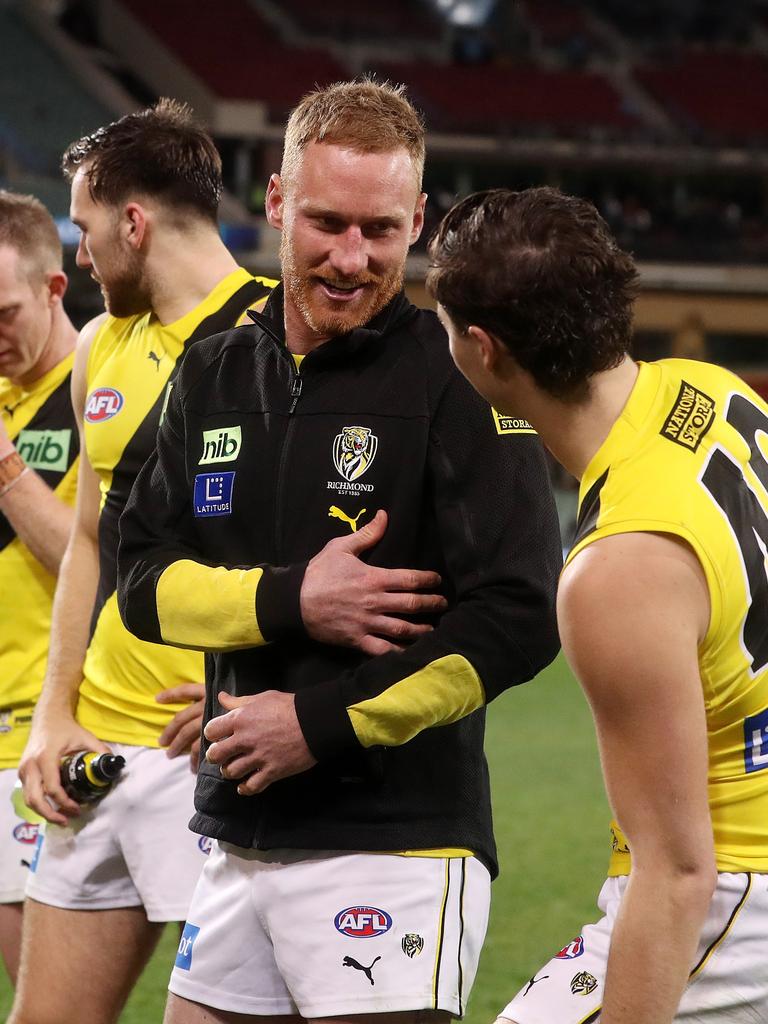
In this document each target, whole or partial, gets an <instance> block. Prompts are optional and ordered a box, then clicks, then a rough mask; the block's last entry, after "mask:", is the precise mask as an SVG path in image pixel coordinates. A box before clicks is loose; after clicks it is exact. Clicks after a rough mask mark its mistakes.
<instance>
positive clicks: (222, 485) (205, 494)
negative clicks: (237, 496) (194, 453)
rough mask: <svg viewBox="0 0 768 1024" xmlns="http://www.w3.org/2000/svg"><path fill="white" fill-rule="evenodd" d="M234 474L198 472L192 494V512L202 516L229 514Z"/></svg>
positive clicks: (230, 513)
mask: <svg viewBox="0 0 768 1024" xmlns="http://www.w3.org/2000/svg"><path fill="white" fill-rule="evenodd" d="M234 486H235V474H234V472H231V473H198V474H197V476H196V477H195V491H194V496H193V499H192V501H193V508H194V513H195V515H196V516H197V517H198V518H202V517H203V516H231V515H232V489H233V488H234Z"/></svg>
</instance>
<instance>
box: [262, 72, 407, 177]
mask: <svg viewBox="0 0 768 1024" xmlns="http://www.w3.org/2000/svg"><path fill="white" fill-rule="evenodd" d="M312 142H322V143H329V144H332V145H336V146H346V147H348V148H349V149H352V150H355V151H357V152H360V153H390V152H392V151H393V150H396V149H405V150H406V152H407V153H408V155H409V156H410V158H411V161H412V162H413V167H414V170H415V172H416V181H417V184H418V186H419V190H421V179H422V174H423V172H424V152H425V143H424V120H423V118H422V116H421V114H419V112H418V111H417V110H416V108H415V107H414V106H413V104H412V103H411V101H410V100H409V99H408V97H407V96H406V94H405V86H404V85H392V84H391V83H390V82H377V81H376V80H375V79H373V78H360V79H355V80H354V81H351V82H335V83H334V84H333V85H328V86H325V87H324V88H322V89H315V90H313V91H312V92H310V93H307V95H306V96H304V97H303V99H301V100H300V102H299V103H298V105H297V106H296V107H295V108H294V110H293V112H292V113H291V116H290V117H289V118H288V124H287V125H286V129H285V142H284V145H283V163H282V167H281V168H280V176H281V178H282V179H283V182H284V183H285V182H290V180H291V178H292V177H293V176H294V175H295V173H296V168H297V166H298V163H299V160H300V159H301V154H302V153H303V151H304V150H305V149H306V148H307V146H308V145H310V143H312Z"/></svg>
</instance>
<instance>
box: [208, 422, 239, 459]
mask: <svg viewBox="0 0 768 1024" xmlns="http://www.w3.org/2000/svg"><path fill="white" fill-rule="evenodd" d="M242 443H243V432H242V428H241V427H239V426H238V427H219V428H218V429H217V430H204V431H203V454H202V456H201V458H200V461H199V462H198V466H206V465H208V464H209V463H211V462H234V461H235V459H236V458H237V457H238V455H239V454H240V446H241V444H242Z"/></svg>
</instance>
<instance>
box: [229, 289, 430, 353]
mask: <svg viewBox="0 0 768 1024" xmlns="http://www.w3.org/2000/svg"><path fill="white" fill-rule="evenodd" d="M283 296H284V290H283V285H282V282H281V283H280V284H279V285H278V286H277V287H276V288H275V289H274V290H273V291H272V294H271V295H270V296H269V299H268V300H267V302H266V304H265V306H264V312H263V313H257V312H255V310H252V309H249V310H248V316H249V317H250V318H251V320H253V322H254V323H255V324H256V325H257V326H258V327H261V328H262V330H263V331H264V332H265V333H266V334H268V335H269V336H270V337H271V338H272V339H273V340H274V341H276V342H277V343H278V344H279V345H281V346H283V347H284V346H285V344H286V342H285V320H284V315H283V301H284V299H283ZM417 313H418V309H417V307H416V306H414V305H413V303H412V302H411V301H410V300H409V299H408V297H407V295H406V294H405V292H404V291H399V292H398V293H397V295H395V296H394V297H393V298H392V299H390V301H389V302H388V303H387V305H386V306H385V307H384V308H383V309H382V310H380V311H379V312H378V313H377V314H376V316H375V317H373V318H372V319H371V320H369V321H368V323H367V324H364V325H363V326H362V327H356V328H355V329H354V330H353V331H349V332H348V333H347V334H338V335H336V337H334V338H330V339H329V340H328V341H326V342H324V343H323V344H322V345H320V346H319V348H316V349H314V350H313V351H312V352H311V353H310V355H312V357H313V362H314V361H315V359H317V358H322V359H323V360H326V359H329V360H330V359H333V358H337V357H340V356H345V355H349V354H351V353H353V352H357V351H359V350H361V349H363V348H366V347H367V346H369V345H371V344H374V343H376V342H379V341H381V340H382V339H384V338H385V337H386V336H387V335H388V334H391V333H393V332H394V331H395V330H396V329H398V328H399V327H401V326H402V325H403V324H405V323H407V322H408V321H409V320H412V319H413V318H414V317H415V316H416V314H417Z"/></svg>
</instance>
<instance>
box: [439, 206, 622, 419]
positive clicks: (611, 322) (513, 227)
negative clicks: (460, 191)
mask: <svg viewBox="0 0 768 1024" xmlns="http://www.w3.org/2000/svg"><path fill="white" fill-rule="evenodd" d="M429 257H430V266H429V270H428V272H427V287H428V289H429V291H430V293H431V294H432V296H433V297H434V298H436V299H437V301H438V302H439V303H440V305H441V306H442V307H443V308H444V309H445V311H446V312H447V313H448V315H449V316H450V318H451V320H452V321H453V323H454V324H455V325H456V327H457V329H458V330H460V331H466V330H467V329H468V328H469V327H470V326H476V327H482V328H483V329H484V330H485V331H487V332H488V333H489V334H493V335H494V336H495V337H496V338H498V339H499V340H500V341H502V342H503V343H504V344H505V345H506V346H507V348H508V349H509V350H510V352H511V353H512V355H513V356H514V358H515V360H516V362H517V363H518V364H519V365H520V366H521V367H522V368H523V369H524V370H526V371H527V372H528V373H530V374H531V376H532V377H533V379H534V380H535V382H536V384H537V385H538V386H539V387H540V388H541V389H542V390H543V391H546V392H548V393H549V394H551V395H553V396H554V397H556V398H559V399H561V400H564V401H571V402H579V401H583V400H584V398H585V397H586V396H587V395H588V393H589V380H590V378H591V377H592V376H593V375H594V374H596V373H599V372H600V371H601V370H608V369H611V368H612V367H614V366H618V364H619V363H620V362H621V361H622V359H623V358H624V356H625V355H626V354H627V353H628V351H629V348H630V344H631V330H632V306H633V302H634V299H635V295H636V292H637V269H636V267H635V263H634V261H633V259H632V257H631V256H630V255H629V254H628V253H626V252H623V251H622V250H621V249H620V248H619V247H618V245H617V244H616V241H615V239H614V238H613V236H612V235H611V233H610V231H609V229H608V226H607V225H606V223H605V221H604V220H603V219H602V217H601V216H600V215H599V213H598V212H597V210H596V209H595V207H594V206H593V205H592V203H589V202H587V201H586V200H584V199H579V198H577V197H575V196H568V195H564V194H563V193H562V192H559V191H558V190H557V189H554V188H530V189H525V190H524V191H522V192H512V191H511V190H509V189H489V190H488V191H485V192H476V193H475V194H474V195H471V196H468V197H467V198H466V199H463V200H461V202H459V203H457V204H456V205H455V206H454V207H453V209H452V210H450V211H449V212H448V213H447V214H446V216H445V218H444V219H443V221H442V223H441V224H440V225H439V227H438V228H437V231H436V232H435V234H434V235H433V237H432V239H431V240H430V243H429Z"/></svg>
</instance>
